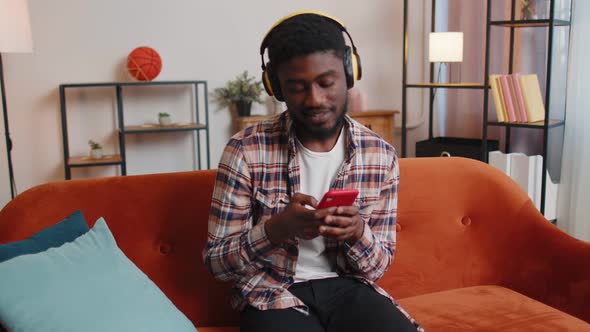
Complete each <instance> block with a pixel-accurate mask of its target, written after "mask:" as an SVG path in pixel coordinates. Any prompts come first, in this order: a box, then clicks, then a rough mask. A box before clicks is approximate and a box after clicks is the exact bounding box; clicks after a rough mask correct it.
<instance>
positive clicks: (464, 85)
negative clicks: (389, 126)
mask: <svg viewBox="0 0 590 332" xmlns="http://www.w3.org/2000/svg"><path fill="white" fill-rule="evenodd" d="M408 4H409V0H404V23H403V25H404V28H403V33H404V38H403V43H404V45H403V50H404V51H403V60H402V61H403V70H402V124H401V127H402V135H401V136H402V158H405V157H407V108H408V107H407V89H429V100H430V101H431V102H430V103H429V109H428V114H429V117H428V118H429V121H428V139H429V140H433V139H434V131H433V122H434V104H433V103H432V100H433V98H434V94H435V90H436V89H467V90H485V89H486V86H488V85H487V84H482V83H477V82H461V83H437V82H434V80H435V77H434V63H431V64H430V68H429V72H430V81H429V82H420V83H408V78H407V68H408V52H409V38H408V20H409V15H408ZM431 6H432V14H431V19H430V31H431V32H435V30H434V27H435V23H436V22H435V15H434V13H435V12H436V0H431Z"/></svg>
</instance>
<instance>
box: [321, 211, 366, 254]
mask: <svg viewBox="0 0 590 332" xmlns="http://www.w3.org/2000/svg"><path fill="white" fill-rule="evenodd" d="M364 226H365V224H364V223H363V220H362V219H361V216H360V215H359V210H358V208H357V207H356V206H340V207H338V208H337V209H336V211H335V212H334V214H332V215H329V216H327V217H325V218H324V223H323V225H322V226H320V234H321V235H323V236H324V237H327V238H332V239H336V240H338V241H346V242H347V243H348V244H349V245H351V246H352V245H354V244H355V243H356V241H358V240H359V239H360V238H361V236H363V230H364V229H365V227H364Z"/></svg>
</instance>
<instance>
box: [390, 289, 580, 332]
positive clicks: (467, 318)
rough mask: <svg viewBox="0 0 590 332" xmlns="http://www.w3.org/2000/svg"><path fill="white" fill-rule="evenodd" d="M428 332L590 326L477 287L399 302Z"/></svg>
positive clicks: (554, 331) (555, 330) (505, 292)
mask: <svg viewBox="0 0 590 332" xmlns="http://www.w3.org/2000/svg"><path fill="white" fill-rule="evenodd" d="M398 302H399V303H400V305H401V306H402V307H403V308H404V309H405V310H407V311H408V312H409V313H411V314H412V315H413V316H414V318H415V319H416V320H417V321H418V322H419V323H420V325H422V326H423V327H424V329H425V330H426V331H439V332H444V331H449V332H451V331H452V332H455V331H515V332H516V331H519V332H520V331H536V332H543V331H547V332H559V331H590V324H588V323H586V322H584V321H582V320H580V319H578V318H576V317H573V316H570V315H568V314H566V313H564V312H562V311H559V310H557V309H554V308H552V307H549V306H547V305H545V304H543V303H541V302H538V301H535V300H533V299H531V298H529V297H526V296H524V295H522V294H520V293H517V292H515V291H512V290H510V289H507V288H504V287H499V286H474V287H466V288H458V289H453V290H448V291H442V292H436V293H430V294H425V295H419V296H414V297H408V298H404V299H400V300H399V301H398Z"/></svg>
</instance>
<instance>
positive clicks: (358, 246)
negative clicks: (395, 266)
mask: <svg viewBox="0 0 590 332" xmlns="http://www.w3.org/2000/svg"><path fill="white" fill-rule="evenodd" d="M291 124H292V123H291V120H290V118H289V115H288V112H283V113H281V114H279V115H277V116H275V117H273V118H272V119H270V120H267V121H264V122H262V123H260V124H258V125H256V126H253V127H249V128H247V129H245V130H243V131H241V132H239V133H237V134H236V135H235V136H233V137H232V138H231V139H230V141H229V143H228V144H227V146H226V148H225V150H224V152H223V155H222V157H221V160H220V162H219V167H218V171H217V178H216V183H215V189H214V191H213V199H212V203H211V210H210V214H209V226H208V239H207V246H206V248H205V249H204V251H203V257H204V261H205V263H206V265H207V266H208V268H209V270H210V271H211V273H212V274H213V276H214V277H216V278H217V279H220V280H223V281H232V282H233V284H234V286H233V288H232V290H233V297H232V306H233V307H234V308H237V309H239V310H241V309H243V308H244V307H245V306H246V305H251V306H253V307H255V308H257V309H259V310H267V309H285V308H295V309H296V310H300V311H302V312H304V313H307V311H308V308H307V306H305V304H304V303H303V302H301V301H300V300H299V299H298V298H297V297H295V296H294V295H293V294H291V293H290V292H289V291H288V290H287V288H288V287H289V286H290V285H291V284H293V276H294V274H295V267H296V264H297V256H298V246H297V239H291V240H288V241H287V242H285V243H284V244H282V245H281V246H275V245H273V244H272V243H271V242H270V240H269V239H268V237H267V234H266V232H265V230H264V223H265V221H266V220H268V219H269V218H270V217H271V216H273V215H276V214H278V213H280V212H281V211H283V210H284V209H285V208H286V206H287V204H288V203H289V198H290V197H291V196H292V195H293V194H294V193H296V192H298V191H299V189H300V186H299V177H300V168H299V164H298V162H297V158H296V154H297V153H298V151H297V144H296V143H295V133H294V131H293V130H292V125H291ZM345 126H346V128H347V138H346V139H347V142H346V146H347V152H346V155H345V161H344V163H343V164H342V166H341V168H340V170H339V171H338V174H337V176H336V180H335V181H334V182H333V183H332V184H331V185H330V188H331V189H343V188H357V189H358V190H359V195H358V197H357V199H356V202H355V205H357V206H358V207H359V214H360V216H361V218H362V220H363V221H364V223H365V228H364V232H363V235H362V237H361V239H360V240H358V241H357V242H356V243H355V244H354V245H352V246H350V245H348V244H347V243H345V242H338V241H335V240H331V239H328V238H327V239H326V253H327V254H328V256H330V255H332V257H335V259H336V263H337V272H338V274H339V275H348V276H353V277H355V278H357V279H359V280H361V281H362V282H364V283H366V284H368V285H370V286H371V287H372V288H374V289H375V290H376V291H377V292H379V293H380V294H382V295H384V296H386V297H388V298H389V299H391V301H392V302H393V303H394V304H395V305H396V306H397V307H398V309H400V310H401V312H402V313H404V314H405V315H406V316H407V317H408V318H409V319H410V320H411V321H412V322H413V323H414V324H415V325H416V327H418V328H419V326H418V325H417V324H416V323H415V321H414V320H413V319H412V318H411V317H410V316H409V315H408V314H407V313H406V312H405V311H404V310H403V309H402V308H400V307H399V305H397V303H396V302H395V301H394V300H393V299H392V298H391V297H390V296H389V295H388V294H387V293H386V292H385V291H384V290H383V289H381V288H380V287H379V286H377V285H376V284H375V282H376V281H377V280H378V279H379V278H381V276H382V275H383V273H385V271H386V270H387V268H388V267H389V266H390V265H391V262H392V261H393V256H394V252H395V246H396V242H395V238H396V230H395V224H396V213H397V189H398V183H399V167H398V160H397V156H396V153H395V150H394V148H393V147H392V146H391V145H389V144H388V143H386V142H385V141H384V140H383V139H381V138H380V137H378V136H377V135H375V134H374V133H373V132H371V131H370V130H368V129H367V128H365V127H364V126H362V125H360V124H359V123H358V122H356V121H354V120H353V119H351V118H350V117H349V116H346V117H345ZM419 330H421V328H419Z"/></svg>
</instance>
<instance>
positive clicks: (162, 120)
mask: <svg viewBox="0 0 590 332" xmlns="http://www.w3.org/2000/svg"><path fill="white" fill-rule="evenodd" d="M158 122H160V125H161V126H169V125H171V124H172V118H171V117H169V116H161V117H159V118H158Z"/></svg>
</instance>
